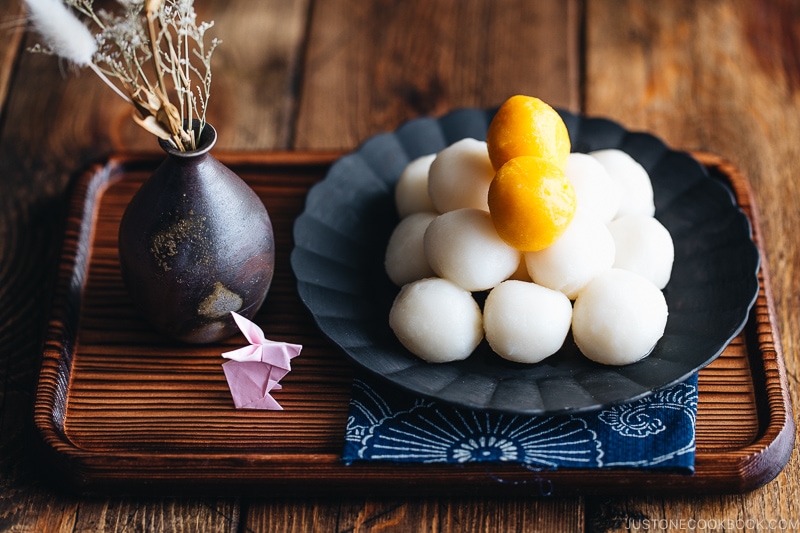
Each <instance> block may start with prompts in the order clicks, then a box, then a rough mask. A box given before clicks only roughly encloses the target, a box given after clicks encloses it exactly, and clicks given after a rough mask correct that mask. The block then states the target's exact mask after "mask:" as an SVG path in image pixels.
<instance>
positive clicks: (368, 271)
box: [291, 109, 759, 415]
mask: <svg viewBox="0 0 800 533" xmlns="http://www.w3.org/2000/svg"><path fill="white" fill-rule="evenodd" d="M494 111H495V110H480V109H461V110H457V111H453V112H451V113H449V114H447V115H445V116H443V117H440V118H420V119H415V120H412V121H410V122H407V123H405V124H404V125H402V126H401V127H400V128H398V129H397V130H396V131H395V132H393V133H386V134H381V135H376V136H374V137H371V138H370V139H368V140H367V141H366V142H365V143H364V144H362V145H361V147H360V148H359V149H358V150H357V151H355V152H353V153H351V154H349V155H346V156H344V157H342V158H341V159H339V160H338V161H336V162H335V163H334V164H333V166H332V167H331V168H330V170H329V172H328V174H327V175H326V177H325V179H324V180H323V181H321V182H320V183H318V184H317V185H315V186H314V187H313V188H312V189H311V191H310V192H309V194H308V197H307V200H306V207H305V210H304V212H303V213H302V214H301V215H300V217H298V219H297V220H296V222H295V226H294V239H295V248H294V250H293V251H292V256H291V263H292V268H293V269H294V272H295V275H296V277H297V280H298V291H299V293H300V297H301V298H302V300H303V302H304V303H305V305H306V306H307V307H308V308H309V310H310V311H311V313H312V314H313V316H314V319H315V320H316V322H317V324H318V325H319V327H320V329H321V330H322V331H323V332H324V333H325V335H327V336H328V337H330V338H331V339H332V340H333V341H334V342H335V343H336V344H338V345H339V346H340V347H341V348H342V349H343V350H344V352H345V353H347V355H348V356H349V357H350V358H351V359H352V360H353V361H354V362H355V363H356V364H357V365H359V366H361V367H363V368H365V369H367V370H369V371H370V372H372V373H374V374H376V375H378V376H381V377H383V378H385V379H386V380H388V381H389V382H391V383H393V384H395V385H397V386H399V387H401V388H403V389H406V390H408V391H410V392H412V393H416V394H419V395H421V396H425V397H429V398H435V399H437V400H441V401H445V402H449V403H452V404H455V405H459V406H463V407H468V408H473V409H487V410H497V411H505V412H508V413H517V414H530V415H533V414H564V413H571V412H580V411H589V410H594V409H598V408H601V407H604V406H607V405H611V404H615V403H622V402H629V401H633V400H636V399H639V398H642V397H644V396H647V395H648V394H651V393H652V392H654V391H656V390H659V389H662V388H665V387H668V386H670V385H673V384H675V383H677V382H680V381H682V380H684V379H686V378H688V377H689V376H690V375H692V374H693V373H694V372H696V371H697V370H699V369H701V368H703V367H704V366H705V365H707V364H709V363H710V362H711V361H713V360H714V359H715V358H716V357H717V356H718V355H719V354H720V353H721V352H722V351H723V349H724V348H725V346H727V344H728V343H729V342H730V341H731V339H733V338H734V337H735V336H736V335H737V334H738V333H739V331H740V330H741V328H742V327H743V326H744V324H745V322H746V321H747V317H748V313H749V310H750V307H751V306H752V304H753V302H754V301H755V298H756V295H757V292H758V278H757V271H758V266H759V253H758V249H757V248H756V246H755V244H754V243H753V240H752V238H751V228H750V223H749V221H748V219H747V217H746V216H745V215H744V214H743V213H742V211H741V210H740V209H739V208H738V207H737V206H736V204H735V201H734V197H733V195H732V193H731V192H730V191H729V190H728V189H727V188H726V186H725V185H724V184H722V183H721V182H719V181H718V180H716V179H713V178H711V177H710V176H709V175H708V173H707V172H706V169H705V168H704V167H703V166H702V165H700V164H699V163H698V162H697V161H696V160H695V159H694V158H692V157H691V156H690V155H688V154H686V153H683V152H677V151H674V150H670V149H669V148H668V147H667V146H666V145H665V144H664V143H663V142H662V141H660V140H659V139H657V138H656V137H654V136H652V135H649V134H646V133H637V132H629V131H626V130H625V129H624V128H623V127H621V126H620V125H619V124H616V123H614V122H611V121H609V120H605V119H601V118H587V117H583V116H579V115H575V114H572V113H568V112H564V111H560V113H561V115H562V117H563V118H564V122H565V123H566V125H567V128H568V130H569V133H570V138H571V139H572V147H573V150H574V151H578V152H589V151H592V150H599V149H603V148H618V149H621V150H624V151H625V152H627V153H629V154H630V155H631V156H632V157H633V158H634V159H636V160H637V161H638V162H639V163H641V164H642V165H643V166H644V168H645V169H646V170H647V171H648V172H649V174H650V177H651V180H652V182H653V189H654V194H655V204H656V217H657V218H658V219H659V220H660V221H661V222H662V223H663V224H664V226H666V228H667V229H668V230H669V231H670V233H671V234H672V238H673V241H674V244H675V262H674V266H673V272H672V277H671V281H670V283H669V284H668V285H667V287H666V288H665V289H664V295H665V296H666V300H667V305H668V307H669V318H668V320H667V326H666V330H665V333H664V336H663V337H662V338H661V340H660V341H659V342H658V344H657V345H656V346H655V348H654V350H653V352H652V353H651V354H650V355H649V356H648V357H647V358H645V359H643V360H642V361H640V362H638V363H635V364H631V365H628V366H623V367H607V366H603V365H599V364H596V363H593V362H591V361H589V360H588V359H586V358H585V357H583V356H582V355H580V353H579V352H578V350H577V348H576V347H575V345H574V343H573V342H572V340H571V338H568V339H567V342H566V343H565V345H564V347H563V348H562V349H561V351H559V352H558V353H556V354H555V355H553V356H551V357H549V358H548V359H546V360H545V361H543V362H541V363H538V364H534V365H522V364H516V363H510V362H507V361H505V360H503V359H501V358H500V357H498V356H497V355H495V354H494V353H492V351H491V350H490V349H489V348H488V345H487V344H486V342H485V341H484V342H483V343H482V344H481V345H480V346H479V347H478V348H477V349H476V350H475V352H474V353H473V354H472V355H471V356H470V357H469V358H467V359H466V360H464V361H459V362H453V363H445V364H429V363H426V362H424V361H422V360H421V359H419V358H417V357H416V356H414V355H413V354H411V353H410V352H408V351H407V350H406V349H405V348H404V347H403V346H402V345H401V344H400V343H399V342H398V341H397V339H396V338H395V336H394V334H393V333H392V331H391V329H390V328H389V324H388V322H389V309H390V307H391V305H392V301H393V299H394V297H395V295H396V294H397V292H398V288H397V287H395V286H394V285H393V284H392V283H391V282H390V281H389V279H388V277H387V276H386V273H385V271H384V266H383V260H384V252H385V247H386V243H387V241H388V238H389V235H390V234H391V232H392V230H393V228H394V227H395V225H396V224H397V222H398V216H397V212H396V210H395V207H394V197H393V194H394V185H395V183H396V182H397V180H398V178H399V177H400V174H401V172H402V171H403V169H404V168H405V166H406V164H407V163H408V162H409V161H411V160H413V159H415V158H417V157H419V156H422V155H425V154H430V153H435V152H438V151H440V150H441V149H443V148H445V147H446V146H448V145H450V144H452V143H453V142H455V141H457V140H459V139H462V138H464V137H473V138H476V139H480V140H484V139H485V138H486V130H487V128H488V125H489V122H490V121H491V118H492V116H493V114H494Z"/></svg>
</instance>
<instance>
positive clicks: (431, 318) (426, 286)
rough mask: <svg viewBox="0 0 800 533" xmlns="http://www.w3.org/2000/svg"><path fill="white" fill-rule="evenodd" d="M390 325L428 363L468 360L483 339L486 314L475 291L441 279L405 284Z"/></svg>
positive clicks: (411, 349)
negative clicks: (475, 296)
mask: <svg viewBox="0 0 800 533" xmlns="http://www.w3.org/2000/svg"><path fill="white" fill-rule="evenodd" d="M389 326H390V327H391V328H392V331H394V334H395V335H396V336H397V339H398V340H399V341H400V343H401V344H402V345H403V346H405V347H406V349H408V351H410V352H411V353H413V354H414V355H416V356H417V357H420V358H421V359H424V360H425V361H428V362H429V363H446V362H450V361H459V360H462V359H466V358H467V357H469V355H470V354H471V353H472V352H473V350H475V348H476V347H477V346H478V344H479V343H480V342H481V340H482V339H483V317H482V314H481V310H480V307H478V304H477V302H476V301H475V299H474V298H473V297H472V294H470V292H469V291H465V290H464V289H462V288H460V287H458V286H457V285H456V284H454V283H453V282H451V281H448V280H446V279H441V278H426V279H421V280H418V281H414V282H412V283H409V284H407V285H404V286H403V288H402V289H400V292H399V293H398V295H397V296H396V297H395V300H394V303H393V304H392V308H391V311H390V312H389Z"/></svg>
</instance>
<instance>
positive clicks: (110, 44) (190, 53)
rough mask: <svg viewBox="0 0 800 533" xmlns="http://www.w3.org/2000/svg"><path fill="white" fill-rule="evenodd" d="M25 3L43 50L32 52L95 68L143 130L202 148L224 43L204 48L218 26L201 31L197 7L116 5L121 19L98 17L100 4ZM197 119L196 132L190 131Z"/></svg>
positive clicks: (183, 3) (155, 1)
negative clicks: (214, 70)
mask: <svg viewBox="0 0 800 533" xmlns="http://www.w3.org/2000/svg"><path fill="white" fill-rule="evenodd" d="M25 2H26V4H27V7H28V12H29V17H30V21H31V23H32V25H33V27H34V29H36V31H37V32H38V33H40V34H41V36H42V37H43V40H44V44H45V46H44V47H43V46H41V45H38V46H35V47H34V48H33V49H32V50H33V51H38V52H43V53H47V54H53V55H58V56H60V57H62V58H64V59H67V60H68V61H71V62H72V63H75V64H76V65H78V66H81V67H89V68H91V69H92V71H93V72H94V73H95V74H97V75H98V77H100V79H101V80H102V81H103V82H105V83H106V84H107V85H108V86H109V87H111V88H112V89H114V91H115V92H116V93H117V94H118V95H119V96H120V97H122V98H123V99H125V101H127V102H128V103H130V104H131V105H132V106H133V107H134V115H133V118H134V120H135V121H136V123H137V124H139V125H140V126H142V127H143V128H144V129H145V130H147V131H149V132H150V133H152V134H154V135H156V136H158V137H159V138H162V139H167V140H169V141H170V142H171V143H172V144H173V145H174V146H175V147H176V148H178V149H180V150H192V149H194V148H196V139H197V138H198V137H199V134H200V132H201V131H202V127H203V126H204V125H205V114H206V108H207V106H208V99H209V96H210V88H211V56H212V54H213V52H214V50H215V49H216V47H217V45H218V44H219V42H220V41H219V40H218V39H212V40H211V43H210V46H209V47H208V48H206V46H205V44H204V38H205V33H206V31H207V30H208V29H209V28H211V27H212V26H213V22H203V23H200V25H199V26H198V25H197V22H196V19H197V15H196V13H195V11H194V2H193V0H118V3H119V5H120V7H121V9H120V13H110V12H108V11H105V10H97V11H95V9H94V6H93V2H94V0H64V2H62V1H61V0H25ZM70 8H71V9H70ZM78 15H82V16H83V17H84V18H85V19H87V22H89V23H90V24H92V25H93V26H94V27H96V29H97V33H95V34H92V33H91V30H90V29H89V27H87V26H86V25H85V24H84V22H83V21H82V20H81V19H80V18H79V17H78ZM195 119H197V120H198V121H199V123H200V129H199V130H198V131H194V130H192V128H191V125H192V123H193V121H194V120H195Z"/></svg>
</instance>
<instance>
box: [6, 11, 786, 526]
mask: <svg viewBox="0 0 800 533" xmlns="http://www.w3.org/2000/svg"><path fill="white" fill-rule="evenodd" d="M197 8H198V11H199V12H200V15H201V16H202V17H204V18H214V19H215V20H216V21H217V27H216V28H215V31H216V33H217V35H218V36H220V37H221V38H222V39H223V41H224V44H223V47H222V48H220V50H219V52H220V53H219V55H218V61H217V62H216V64H215V71H214V72H215V74H214V87H215V92H214V95H213V96H212V103H211V109H210V111H209V112H210V119H211V121H212V122H213V123H214V124H215V126H217V128H218V130H220V132H221V134H220V140H219V143H218V146H219V148H221V149H224V150H234V151H235V150H256V151H264V150H270V149H274V148H289V149H309V148H310V149H316V148H335V149H337V150H349V149H351V148H353V147H354V146H355V145H357V144H358V143H359V142H361V141H362V140H363V139H364V138H366V137H367V136H368V135H371V134H373V133H378V132H380V131H386V130H391V129H394V128H395V127H396V126H397V125H398V124H399V123H400V122H401V121H402V120H405V119H406V118H411V117H413V116H417V115H419V114H429V113H433V114H436V113H440V112H443V111H446V110H449V109H451V108H454V107H460V106H467V105H469V106H481V107H484V106H491V105H496V104H497V103H499V102H500V101H501V100H502V99H504V98H505V97H506V96H508V95H509V94H511V93H515V92H523V93H529V94H535V95H537V96H540V97H543V98H545V99H546V100H548V101H551V102H553V103H555V104H557V105H560V106H562V107H566V108H568V109H570V110H573V111H585V112H587V113H589V114H592V115H605V116H611V117H612V118H615V119H616V120H618V121H620V122H621V123H622V124H623V125H625V126H626V127H628V128H631V129H644V130H649V131H651V132H653V133H655V134H656V135H658V136H660V137H662V138H664V139H665V140H667V142H668V143H669V144H670V145H672V146H675V147H678V148H684V149H690V150H700V151H704V152H709V153H714V154H717V155H720V156H722V157H723V158H724V159H726V160H729V161H731V162H733V163H734V164H735V165H736V166H737V167H738V168H739V169H741V170H743V171H744V174H745V175H746V176H747V178H748V179H749V181H750V183H751V184H752V186H753V191H754V193H753V196H754V199H755V203H756V204H757V205H758V206H759V207H760V209H761V212H762V214H763V215H762V237H763V239H762V245H763V248H764V250H765V256H766V257H767V260H768V266H769V270H770V281H771V285H772V287H773V302H774V307H773V310H772V311H773V313H772V316H773V318H774V322H773V323H775V324H777V329H778V331H779V332H780V340H781V344H782V346H776V347H775V349H776V350H782V353H783V355H784V357H785V361H786V367H787V373H786V375H787V377H788V380H789V382H790V387H789V392H790V393H791V397H792V399H793V400H794V402H795V404H797V401H798V399H799V398H798V395H797V390H798V389H797V386H796V384H797V378H796V376H797V356H796V354H797V350H798V340H800V330H799V329H798V324H800V321H798V319H797V317H798V309H800V305H798V300H797V294H798V287H799V286H800V285H798V273H800V264H798V258H799V257H800V253H799V251H798V246H800V244H799V243H798V241H797V239H796V232H795V229H794V228H796V227H797V226H798V222H799V221H798V211H797V209H796V203H797V202H798V199H799V198H800V191H798V189H797V187H798V183H800V182H798V180H797V179H796V176H795V174H796V169H797V163H796V162H797V160H798V159H799V156H800V154H798V148H797V147H798V146H799V145H800V144H798V142H799V141H800V123H798V121H797V120H796V117H798V116H800V109H798V107H800V104H798V82H797V80H798V69H797V64H798V62H797V58H798V52H797V46H796V43H797V35H800V33H798V32H797V31H796V29H797V27H798V13H797V11H798V10H797V3H796V2H792V1H790V0H777V1H767V0H758V1H752V2H751V1H748V0H709V1H707V2H706V1H704V2H694V1H691V0H678V1H666V0H663V1H662V0H657V1H653V2H638V1H635V0H571V1H568V2H561V1H547V2H528V1H524V0H504V1H502V2H495V1H484V0H467V1H465V2H456V1H451V0H442V1H441V2H438V1H437V2H425V1H416V0H415V1H408V2H392V1H389V0H380V1H378V2H356V1H354V0H351V1H348V0H335V1H329V0H325V1H309V2H293V1H292V0H266V1H260V2H248V1H245V0H239V1H221V0H202V1H198V2H197ZM20 13H21V8H20V7H19V5H18V3H17V2H16V1H13V2H3V3H0V32H2V33H3V36H4V37H6V36H7V37H8V39H5V38H4V39H2V40H0V61H2V63H0V95H2V98H0V105H2V108H0V170H2V179H0V207H2V209H0V530H12V531H109V532H110V531H131V530H133V531H267V530H269V531H307V530H309V529H314V528H315V526H317V527H316V529H320V530H326V531H379V530H381V531H386V530H403V529H414V530H418V529H423V530H426V529H428V530H430V529H435V530H440V531H492V530H498V531H500V530H516V531H552V530H565V531H566V530H568V531H582V530H583V531H597V532H606V531H627V530H628V529H629V527H628V526H630V525H631V522H630V521H629V520H630V519H631V518H633V519H643V518H648V519H653V520H659V519H666V520H670V519H672V520H680V519H684V520H685V519H689V518H701V519H706V520H712V519H713V520H719V521H722V520H726V519H732V520H737V519H748V520H754V521H756V523H757V522H758V521H764V520H767V521H768V520H780V519H795V520H796V519H798V518H799V517H800V515H798V512H797V510H796V501H797V500H798V498H800V486H799V485H798V481H797V480H798V479H799V478H798V468H800V463H798V460H797V455H796V454H794V455H793V456H792V458H791V460H790V462H789V465H788V466H787V467H786V468H785V469H784V470H783V471H782V472H781V473H780V474H779V475H778V478H777V479H776V480H775V481H773V482H770V483H768V484H767V485H766V486H764V487H763V488H761V489H757V490H755V491H752V492H749V493H746V494H742V495H731V496H720V497H715V496H709V497H703V498H699V497H696V496H692V497H681V496H670V497H661V496H657V495H654V496H649V497H639V498H637V497H632V498H618V497H610V496H609V497H600V498H581V497H577V498H566V499H544V500H541V499H536V500H531V499H528V498H522V499H508V498H496V497H495V498H493V497H481V498H470V499H461V498H430V499H419V498H414V497H413V495H409V496H407V497H398V498H390V499H379V498H375V497H355V496H352V495H348V494H343V495H341V496H340V497H335V498H332V499H325V500H316V499H291V500H287V499H275V498H269V499H262V498H252V499H249V498H243V499H235V498H222V499H195V498H176V499H174V498H147V497H136V498H110V497H105V496H99V497H96V498H83V497H78V496H75V495H73V494H69V493H65V492H63V491H61V490H59V488H58V487H53V486H51V485H50V484H47V483H45V481H44V480H46V479H47V476H46V475H45V474H46V473H43V472H41V471H40V470H39V468H38V467H39V463H40V462H41V460H40V456H39V455H37V454H35V453H33V451H32V450H31V443H32V442H33V441H34V439H33V436H32V435H31V432H30V419H31V412H32V409H33V397H34V394H35V391H36V380H37V370H38V357H39V354H40V353H41V340H42V333H41V332H42V331H43V328H44V325H45V320H46V316H47V315H46V310H47V309H48V304H49V300H50V296H51V294H52V292H51V290H50V287H51V286H52V279H53V273H54V272H55V267H56V265H57V264H58V261H59V257H58V254H57V250H58V245H59V241H60V236H61V232H62V228H63V225H62V220H63V216H64V202H65V200H64V199H65V194H66V190H67V188H68V184H69V183H70V182H71V180H72V178H73V176H74V173H75V171H76V169H81V168H84V167H85V165H86V164H87V163H88V162H89V161H90V160H92V159H95V158H98V157H102V156H106V155H108V154H110V153H114V152H117V151H120V150H126V151H127V150H143V149H144V150H149V149H151V148H153V147H154V143H153V139H152V138H150V137H149V136H147V135H146V134H145V133H144V132H142V131H141V130H139V129H138V128H137V127H136V126H135V125H133V124H132V122H131V120H130V118H129V117H130V110H129V109H128V108H127V106H126V105H124V103H122V102H120V101H118V100H117V99H116V97H115V96H114V95H112V94H111V93H110V91H108V90H107V89H105V88H104V87H102V86H101V84H99V83H98V81H97V80H96V79H94V78H93V77H91V76H89V75H87V74H86V73H81V74H77V73H75V72H74V71H73V70H72V69H70V68H63V67H64V65H63V64H62V65H59V64H58V62H57V61H55V60H54V59H52V58H46V57H42V56H35V55H31V54H28V53H26V52H25V51H24V49H25V47H26V46H27V45H29V44H30V43H31V42H32V39H31V38H30V37H28V36H23V34H22V32H21V31H20V30H21V27H20V26H19V22H20V17H19V14H20ZM266 29H268V30H266ZM265 30H266V31H265ZM762 316H766V315H762ZM763 324H766V322H763V323H762V325H761V326H759V328H762V331H761V333H759V328H756V332H755V333H756V335H755V336H756V338H760V337H761V336H763V334H764V332H763V328H764V326H763ZM767 330H768V328H767ZM731 349H732V350H742V349H743V348H742V346H738V347H737V346H733V347H732V348H731ZM778 353H780V352H778ZM722 361H724V359H721V360H720V364H722ZM726 364H727V365H730V366H731V368H728V369H727V370H724V371H721V375H719V376H718V377H715V378H714V379H708V378H705V377H704V379H703V381H702V382H701V387H702V390H703V391H704V392H711V393H717V392H720V391H723V392H726V393H730V391H731V387H729V384H730V382H729V381H728V379H727V378H725V377H724V375H725V374H726V373H728V372H731V373H746V372H747V371H748V370H747V367H749V368H750V372H752V371H753V367H752V365H750V362H748V363H747V364H745V363H744V359H743V358H740V357H735V358H733V360H728V362H727V363H726ZM779 371H780V368H779V367H778V366H772V367H771V368H767V369H765V375H769V374H770V373H776V372H778V373H779ZM741 394H742V398H744V399H745V401H744V403H740V402H737V401H733V397H735V395H732V396H727V395H726V397H728V398H729V399H730V401H728V402H727V404H728V405H726V407H725V408H724V409H719V410H717V409H714V410H705V411H704V410H703V409H705V408H704V407H703V406H702V405H701V412H700V415H699V416H701V417H703V416H705V417H716V418H717V419H719V420H720V421H723V420H725V417H726V409H728V408H737V409H742V410H744V411H747V410H751V411H750V412H749V413H743V412H741V411H738V414H737V415H736V416H753V413H752V405H751V404H750V402H749V400H747V398H748V397H749V396H748V394H749V392H748V391H746V390H744V389H743V390H741ZM757 409H762V410H763V409H764V406H763V405H761V406H759V407H758V408H757ZM720 423H721V422H720ZM754 429H755V426H750V427H747V428H745V429H743V430H741V431H740V432H739V433H737V435H736V436H735V437H733V440H732V441H731V444H728V445H729V446H733V447H734V448H735V447H736V446H739V445H742V444H743V443H745V442H747V441H748V440H749V439H752V438H753V431H754ZM699 430H702V427H701V428H699ZM763 434H764V432H763V431H762V429H760V428H759V429H757V430H755V435H756V438H758V437H759V436H763ZM698 440H699V442H698V444H701V442H704V443H706V444H703V446H707V445H708V446H713V447H719V446H723V445H725V441H724V439H722V438H721V437H720V434H719V433H715V432H707V431H705V430H703V433H702V434H698ZM409 492H411V491H409ZM734 523H735V522H734ZM634 525H635V523H634ZM664 529H666V530H676V528H674V527H671V526H670V527H667V528H664Z"/></svg>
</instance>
